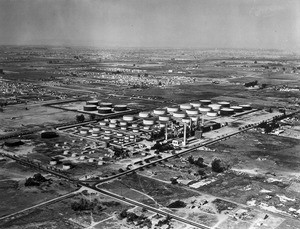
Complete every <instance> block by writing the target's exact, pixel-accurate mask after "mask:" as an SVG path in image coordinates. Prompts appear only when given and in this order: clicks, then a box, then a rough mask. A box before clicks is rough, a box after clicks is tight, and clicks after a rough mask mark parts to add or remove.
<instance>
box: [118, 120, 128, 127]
mask: <svg viewBox="0 0 300 229" xmlns="http://www.w3.org/2000/svg"><path fill="white" fill-rule="evenodd" d="M119 125H120V126H127V122H126V121H120V123H119Z"/></svg>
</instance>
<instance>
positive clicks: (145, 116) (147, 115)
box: [139, 111, 150, 118]
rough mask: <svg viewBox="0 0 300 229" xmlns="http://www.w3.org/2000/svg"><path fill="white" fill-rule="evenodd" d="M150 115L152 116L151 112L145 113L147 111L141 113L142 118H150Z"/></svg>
mask: <svg viewBox="0 0 300 229" xmlns="http://www.w3.org/2000/svg"><path fill="white" fill-rule="evenodd" d="M149 115H150V114H149V112H145V111H142V112H140V113H139V117H140V118H148V117H149Z"/></svg>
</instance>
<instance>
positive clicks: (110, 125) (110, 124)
mask: <svg viewBox="0 0 300 229" xmlns="http://www.w3.org/2000/svg"><path fill="white" fill-rule="evenodd" d="M109 127H110V128H116V127H117V124H115V123H109Z"/></svg>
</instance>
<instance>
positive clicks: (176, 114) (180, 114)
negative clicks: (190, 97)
mask: <svg viewBox="0 0 300 229" xmlns="http://www.w3.org/2000/svg"><path fill="white" fill-rule="evenodd" d="M173 117H174V118H185V117H186V113H185V112H184V111H177V112H174V113H173Z"/></svg>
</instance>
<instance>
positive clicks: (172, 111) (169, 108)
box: [167, 107, 179, 114]
mask: <svg viewBox="0 0 300 229" xmlns="http://www.w3.org/2000/svg"><path fill="white" fill-rule="evenodd" d="M167 111H168V113H170V114H172V113H174V112H177V111H179V108H178V107H167Z"/></svg>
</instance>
